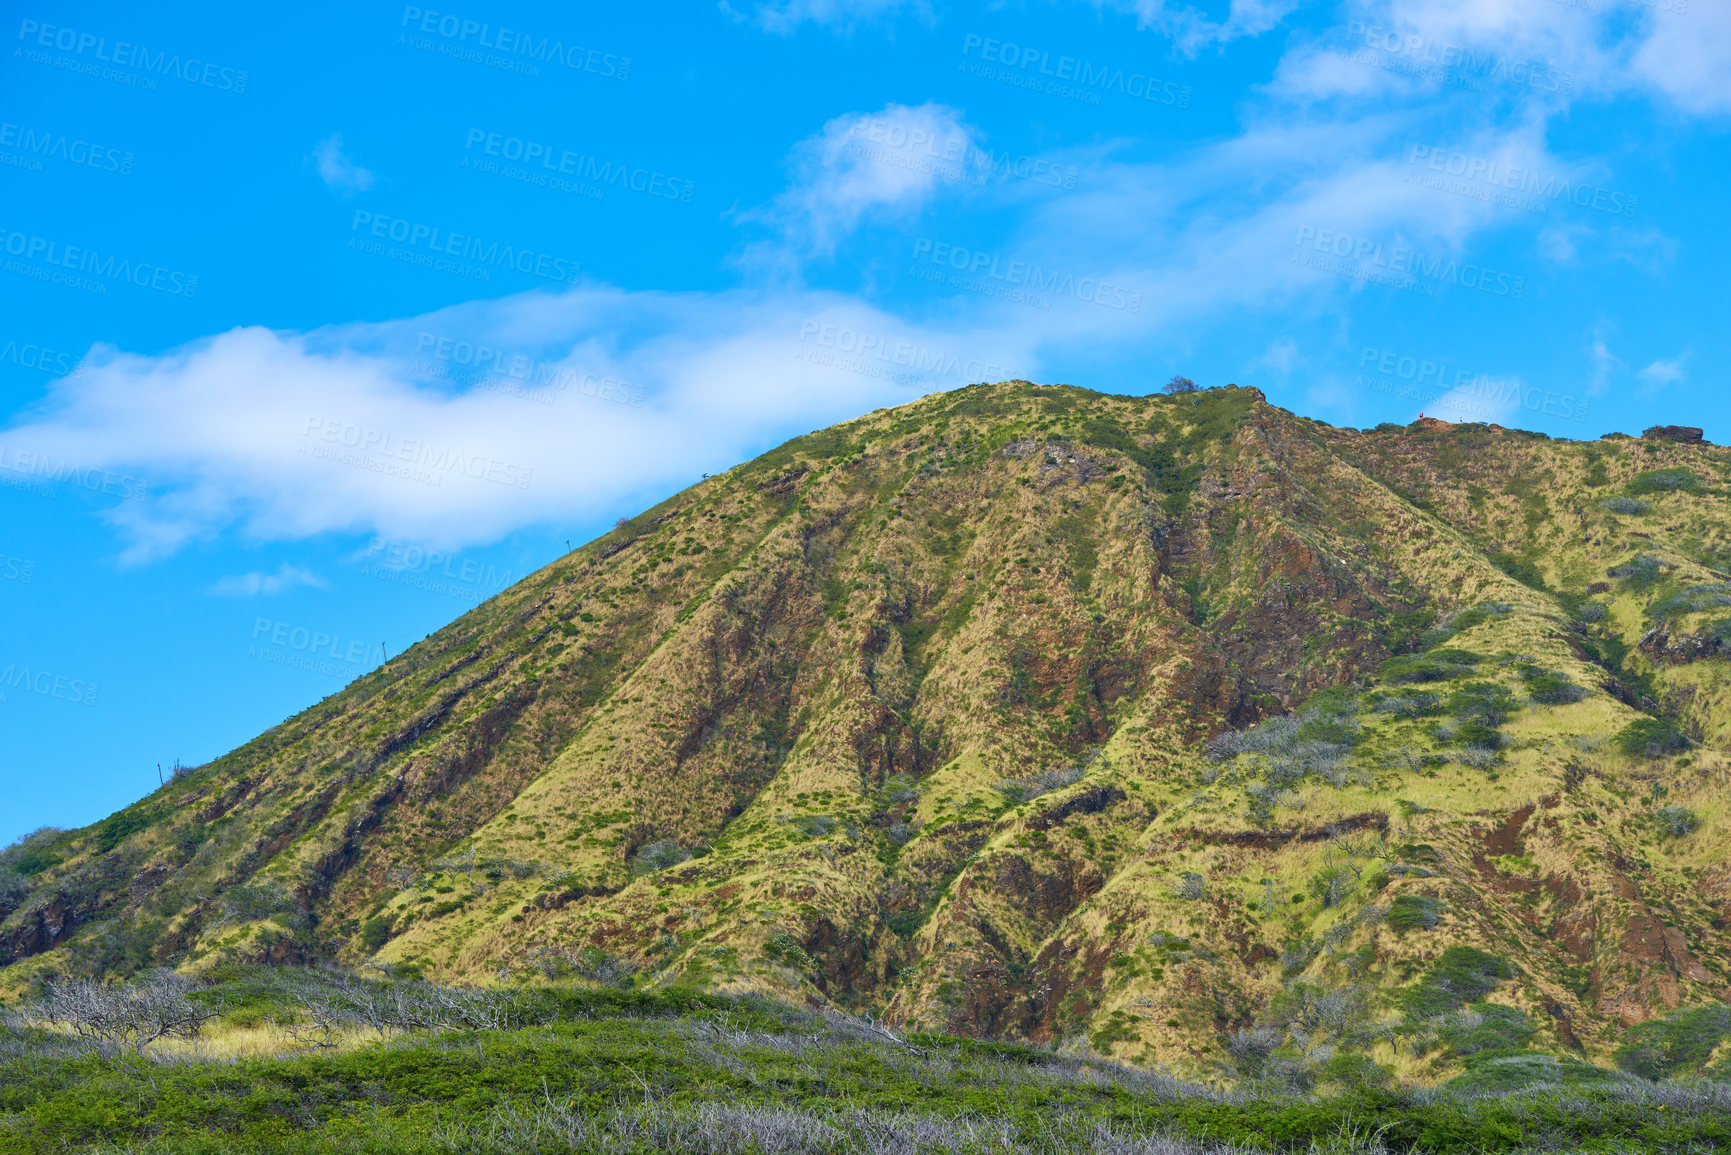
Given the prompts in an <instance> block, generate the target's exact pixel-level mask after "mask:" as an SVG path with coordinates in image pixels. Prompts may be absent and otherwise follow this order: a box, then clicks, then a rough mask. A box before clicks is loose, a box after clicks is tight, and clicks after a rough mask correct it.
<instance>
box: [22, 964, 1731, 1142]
mask: <svg viewBox="0 0 1731 1155" xmlns="http://www.w3.org/2000/svg"><path fill="white" fill-rule="evenodd" d="M1444 957H1445V958H1446V959H1447V962H1446V963H1442V965H1439V966H1438V967H1437V968H1436V969H1435V970H1434V971H1433V972H1432V973H1431V974H1430V976H1429V978H1428V980H1427V982H1429V983H1430V984H1431V985H1433V986H1435V987H1437V988H1438V989H1439V990H1446V991H1447V992H1448V1001H1454V1000H1455V999H1456V998H1458V997H1459V994H1460V989H1461V988H1460V985H1459V984H1462V983H1464V984H1465V985H1466V986H1467V987H1471V988H1487V987H1488V986H1489V985H1494V984H1495V983H1496V982H1497V981H1498V972H1499V971H1501V970H1503V969H1504V968H1503V967H1501V966H1499V965H1497V960H1494V959H1491V958H1490V957H1489V956H1478V955H1456V954H1449V953H1448V952H1445V956H1444ZM1439 963H1441V960H1439ZM358 981H360V980H356V979H355V978H354V977H353V976H343V975H333V974H328V973H325V972H319V971H287V970H285V971H281V972H271V971H262V970H253V971H244V972H235V973H233V974H231V975H230V976H229V977H228V979H227V980H226V981H225V982H224V983H222V984H221V985H220V986H218V987H215V988H212V989H210V990H207V991H203V992H195V993H194V995H195V997H206V998H209V1000H210V1001H212V1002H213V1003H221V1004H222V1005H224V1006H226V1007H227V1008H228V1009H227V1010H225V1011H224V1016H225V1018H228V1019H230V1020H231V1021H232V1020H233V1019H234V1018H235V1017H236V1016H238V1015H240V1014H242V1013H243V1012H252V1011H258V1010H260V1009H261V1008H268V1013H269V1014H271V1015H276V1016H289V1015H291V1014H293V1013H295V1009H296V1008H297V1007H299V1008H300V1010H301V1012H303V1013H308V1007H309V1003H311V1002H316V1000H317V999H318V998H325V999H329V1000H332V1001H334V1000H335V999H336V994H334V993H333V992H340V991H341V990H342V988H343V984H345V983H347V984H351V985H352V984H354V983H355V982H358ZM368 985H370V986H372V987H374V988H375V989H376V990H381V991H386V992H391V991H395V990H396V989H397V988H403V989H404V998H405V999H411V998H412V996H411V995H410V994H408V993H407V988H409V987H411V986H415V985H424V986H427V992H426V994H425V996H424V997H425V999H426V1000H427V1001H426V1003H425V1004H424V1005H439V1002H440V1000H443V999H445V998H447V997H449V992H448V991H445V990H443V989H441V988H437V987H432V986H430V985H427V984H410V983H392V982H387V981H383V980H377V981H373V980H369V983H368ZM321 991H322V992H324V993H323V994H320V993H319V992H321ZM491 994H492V996H493V997H496V998H498V999H500V1000H521V1001H517V1002H514V1004H513V1005H515V1006H516V1007H517V1008H518V1010H517V1012H516V1013H521V1014H527V1013H530V1012H531V1011H533V1013H535V1014H537V1015H539V1016H543V1018H542V1019H541V1021H539V1022H538V1023H537V1024H536V1025H533V1026H525V1027H520V1028H517V1029H509V1030H504V1029H485V1028H464V1027H461V1026H459V1027H457V1028H454V1029H444V1030H435V1031H417V1032H413V1033H409V1034H400V1035H390V1036H388V1037H386V1038H384V1039H381V1040H378V1041H375V1042H370V1043H366V1044H364V1045H360V1046H354V1045H353V1044H352V1043H351V1045H350V1046H349V1047H348V1049H334V1050H324V1049H321V1048H319V1047H318V1046H317V1045H316V1044H307V1045H306V1047H305V1050H304V1052H303V1053H299V1054H296V1053H292V1051H291V1052H289V1053H284V1054H283V1055H281V1056H279V1057H275V1058H268V1059H247V1060H241V1061H216V1060H214V1059H210V1058H202V1059H201V1058H199V1057H198V1056H197V1055H196V1054H187V1053H185V1052H182V1053H179V1054H173V1053H168V1052H164V1053H162V1054H160V1055H157V1057H156V1058H155V1059H154V1060H153V1059H152V1058H151V1057H150V1056H151V1055H152V1054H153V1052H150V1051H147V1052H146V1053H145V1054H144V1055H138V1054H135V1053H130V1052H126V1051H118V1052H114V1053H112V1054H111V1055H109V1056H106V1057H105V1056H104V1055H102V1054H101V1053H99V1052H97V1051H96V1050H94V1049H92V1048H91V1047H90V1046H85V1047H84V1049H83V1050H80V1049H79V1047H78V1046H76V1045H73V1044H74V1043H76V1042H77V1040H69V1039H68V1038H67V1037H66V1036H55V1035H50V1034H45V1033H42V1032H36V1031H33V1030H32V1029H30V1028H21V1027H19V1026H17V1025H16V1024H15V1025H14V1026H13V1027H12V1028H10V1029H9V1030H8V1031H6V1032H4V1033H0V1153H10V1152H42V1151H74V1150H76V1151H93V1152H119V1151H127V1152H138V1153H157V1152H200V1153H204V1152H209V1153H212V1155H214V1153H217V1152H222V1153H224V1155H226V1153H229V1152H241V1153H254V1152H257V1153H263V1152H273V1153H274V1152H291V1153H292V1152H309V1153H310V1152H324V1151H348V1152H380V1153H383V1152H391V1153H398V1152H411V1153H419V1152H429V1153H431V1152H443V1153H451V1152H480V1153H493V1152H498V1153H504V1152H512V1153H517V1152H564V1151H574V1152H600V1153H618V1155H626V1153H631V1155H649V1153H652V1152H681V1153H683V1152H693V1153H696V1152H702V1153H705V1155H721V1153H724V1152H725V1153H735V1152H737V1153H739V1155H747V1153H755V1155H765V1153H769V1152H777V1153H787V1155H794V1153H798V1155H806V1153H811V1155H817V1153H823V1155H839V1153H842V1152H850V1153H851V1152H861V1153H873V1155H901V1153H906V1155H914V1153H915V1152H923V1153H931V1152H970V1153H972V1152H978V1153H984V1152H988V1151H989V1152H996V1153H1024V1155H1069V1153H1073V1152H1095V1153H1100V1155H1225V1153H1227V1152H1247V1151H1251V1150H1258V1151H1282V1152H1292V1153H1294V1155H1296V1153H1299V1152H1312V1151H1338V1152H1359V1153H1363V1155H1375V1153H1379V1152H1414V1153H1416V1152H1419V1151H1423V1152H1428V1153H1433V1155H1443V1153H1447V1152H1462V1153H1465V1152H1476V1151H1522V1150H1549V1151H1604V1152H1611V1151H1617V1152H1627V1151H1654V1152H1658V1151H1666V1152H1676V1153H1678V1155H1682V1153H1684V1152H1689V1151H1700V1152H1705V1151H1710V1150H1716V1149H1722V1148H1723V1147H1724V1146H1726V1145H1727V1144H1731V1087H1727V1086H1725V1085H1723V1084H1701V1085H1697V1086H1692V1087H1667V1086H1656V1085H1653V1084H1647V1083H1642V1082H1640V1081H1638V1080H1635V1079H1633V1078H1632V1077H1630V1076H1627V1075H1620V1074H1618V1073H1617V1072H1611V1071H1603V1070H1600V1069H1598V1068H1591V1069H1590V1070H1591V1071H1592V1072H1593V1074H1594V1075H1595V1077H1596V1078H1597V1079H1598V1080H1599V1084H1598V1085H1596V1086H1581V1085H1571V1083H1570V1081H1569V1080H1570V1071H1571V1070H1572V1069H1573V1067H1570V1066H1566V1065H1559V1064H1558V1063H1557V1061H1556V1060H1554V1059H1551V1058H1549V1057H1548V1056H1534V1055H1525V1054H1519V1053H1511V1052H1510V1051H1509V1049H1508V1048H1510V1047H1515V1046H1519V1045H1521V1044H1523V1043H1524V1042H1525V1041H1526V1038H1527V1033H1528V1027H1529V1024H1527V1023H1526V1022H1525V1021H1524V1020H1523V1019H1521V1018H1519V1017H1517V1016H1514V1015H1511V1014H1509V1013H1508V1012H1507V1011H1506V1010H1500V1009H1495V1008H1492V1007H1489V1006H1485V1005H1475V1006H1473V1007H1470V1008H1467V1009H1466V1010H1465V1011H1463V1012H1460V1013H1455V1014H1453V1017H1451V1018H1448V1019H1446V1020H1441V1021H1439V1022H1440V1029H1441V1030H1442V1031H1443V1033H1444V1035H1445V1036H1446V1038H1447V1039H1448V1041H1449V1042H1450V1045H1451V1046H1454V1047H1455V1048H1457V1049H1458V1050H1460V1051H1462V1052H1465V1053H1468V1062H1469V1066H1470V1067H1471V1068H1472V1069H1471V1070H1470V1071H1469V1074H1474V1072H1477V1073H1476V1074H1474V1077H1475V1078H1477V1079H1478V1081H1479V1084H1481V1085H1483V1086H1485V1087H1486V1088H1487V1089H1492V1090H1503V1089H1507V1088H1510V1087H1521V1086H1525V1087H1527V1088H1528V1089H1527V1090H1524V1091H1518V1092H1517V1093H1514V1094H1484V1095H1476V1096H1475V1095H1463V1094H1458V1093H1452V1092H1450V1091H1448V1090H1438V1091H1410V1090H1400V1089H1395V1088H1391V1087H1389V1086H1387V1085H1385V1084H1386V1083H1387V1073H1386V1071H1384V1070H1382V1069H1379V1068H1377V1067H1376V1066H1375V1064H1370V1063H1367V1062H1365V1061H1362V1060H1361V1059H1360V1058H1358V1057H1356V1056H1347V1055H1337V1056H1335V1058H1333V1059H1330V1060H1329V1061H1328V1062H1326V1063H1324V1064H1323V1072H1322V1073H1323V1076H1324V1078H1325V1081H1326V1082H1327V1083H1328V1084H1329V1085H1331V1086H1335V1087H1339V1088H1343V1090H1342V1092H1341V1093H1340V1094H1338V1095H1337V1096H1335V1097H1332V1098H1315V1097H1309V1096H1302V1095H1298V1094H1293V1093H1284V1094H1273V1093H1263V1094H1250V1093H1245V1092H1226V1091H1222V1090H1219V1089H1217V1088H1209V1087H1203V1086H1197V1085H1191V1084H1185V1083H1182V1082H1179V1081H1177V1080H1174V1079H1172V1078H1169V1077H1167V1076H1164V1075H1162V1074H1158V1073H1154V1072H1149V1071H1144V1070H1138V1069H1134V1068H1130V1067H1124V1066H1120V1065H1118V1064H1115V1063H1110V1062H1104V1061H1101V1060H1098V1059H1087V1058H1077V1057H1066V1056H1061V1055H1058V1054H1055V1053H1052V1052H1049V1051H1042V1050H1038V1049H1034V1048H1030V1047H1026V1046H1019V1045H1014V1044H1004V1043H991V1042H981V1041H976V1040H968V1039H957V1038H951V1037H946V1036H940V1035H916V1036H909V1037H907V1038H901V1037H898V1036H896V1035H895V1034H894V1033H893V1032H890V1031H888V1030H886V1029H884V1028H882V1027H881V1026H878V1025H876V1024H874V1023H872V1022H870V1021H861V1020H857V1019H851V1018H847V1017H845V1016H841V1015H836V1014H833V1013H830V1014H821V1015H820V1014H817V1013H813V1012H810V1011H804V1010H798V1009H794V1008H791V1007H786V1006H782V1005H779V1004H775V1003H771V1002H767V1001H764V1000H760V999H726V998H720V997H717V996H714V995H708V994H699V993H695V992H691V991H679V990H662V991H653V992H651V991H631V992H626V991H618V990H574V989H553V990H536V991H498V992H491ZM1314 994H1315V997H1314V998H1311V997H1309V996H1306V998H1305V999H1304V1000H1303V1001H1304V1005H1303V1006H1297V1005H1295V1006H1293V1007H1291V1008H1288V1010H1290V1011H1291V1012H1292V1013H1293V1014H1295V1015H1299V1016H1300V1017H1303V1018H1305V1021H1306V1022H1311V1021H1312V1020H1314V1021H1315V1023H1317V1024H1322V1023H1324V1021H1325V1020H1328V1019H1329V1018H1330V1016H1331V1015H1333V1017H1335V1018H1341V1019H1342V1021H1343V1022H1344V1021H1346V1020H1347V1019H1350V1018H1351V1017H1352V1016H1351V1014H1350V1013H1349V1012H1350V1011H1351V1008H1350V1007H1346V1006H1344V1004H1343V1005H1342V1006H1340V1007H1336V1006H1335V1005H1334V1004H1333V1003H1331V1002H1330V1001H1329V996H1328V995H1327V993H1326V992H1314ZM1331 1008H1332V1009H1331ZM1337 1011H1338V1012H1340V1013H1339V1014H1336V1013H1335V1012H1337ZM453 1013H454V1012H453ZM303 1025H304V1024H303ZM1697 1033H1698V1032H1697ZM1697 1033H1690V1034H1689V1038H1690V1039H1691V1040H1694V1039H1695V1038H1696V1034H1697ZM1335 1034H1336V1035H1340V1037H1343V1038H1344V1037H1345V1035H1344V1034H1343V1033H1342V1032H1339V1031H1336V1032H1335ZM1250 1042H1252V1043H1254V1042H1255V1040H1250ZM1691 1045H1692V1046H1693V1045H1695V1044H1694V1043H1691ZM1249 1049H1250V1050H1255V1049H1256V1048H1255V1047H1250V1048H1249ZM1690 1053H1691V1054H1693V1053H1694V1052H1693V1051H1690ZM1573 1066H1580V1065H1579V1064H1575V1065H1573ZM1535 1081H1536V1082H1538V1083H1540V1084H1541V1089H1538V1090H1534V1089H1532V1084H1533V1083H1534V1082H1535Z"/></svg>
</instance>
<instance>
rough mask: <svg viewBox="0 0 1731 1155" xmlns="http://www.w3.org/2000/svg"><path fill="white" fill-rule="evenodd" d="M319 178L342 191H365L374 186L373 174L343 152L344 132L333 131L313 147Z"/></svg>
mask: <svg viewBox="0 0 1731 1155" xmlns="http://www.w3.org/2000/svg"><path fill="white" fill-rule="evenodd" d="M313 157H314V159H315V160H317V161H318V166H319V179H321V180H323V181H324V182H325V184H326V185H327V186H328V187H330V188H333V189H335V190H337V191H338V192H340V193H353V192H365V191H366V190H367V189H370V188H372V187H373V174H372V173H370V172H368V171H367V170H366V169H364V168H362V167H361V166H360V165H358V164H355V163H354V162H353V161H351V160H350V159H349V158H348V156H347V155H345V154H344V152H343V134H342V133H340V132H337V133H332V134H331V135H330V136H327V137H326V138H325V139H323V140H321V141H319V142H318V144H317V145H316V146H314V148H313Z"/></svg>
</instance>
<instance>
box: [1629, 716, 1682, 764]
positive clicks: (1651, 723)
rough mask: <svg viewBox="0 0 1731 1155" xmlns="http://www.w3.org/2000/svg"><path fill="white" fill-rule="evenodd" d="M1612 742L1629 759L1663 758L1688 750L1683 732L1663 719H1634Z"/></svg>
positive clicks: (1674, 724)
mask: <svg viewBox="0 0 1731 1155" xmlns="http://www.w3.org/2000/svg"><path fill="white" fill-rule="evenodd" d="M1612 741H1613V742H1615V743H1616V745H1617V749H1619V750H1621V751H1622V752H1623V753H1625V754H1627V755H1628V756H1629V757H1631V758H1663V757H1664V756H1665V755H1667V754H1675V753H1676V752H1677V751H1679V750H1687V749H1688V748H1689V739H1688V738H1687V737H1686V736H1685V735H1684V733H1683V731H1681V730H1679V729H1677V725H1676V723H1674V722H1672V721H1670V720H1668V719H1665V718H1636V719H1635V720H1634V721H1633V722H1630V723H1629V724H1628V725H1627V726H1624V727H1623V728H1622V729H1621V730H1618V731H1617V733H1616V736H1615V737H1613V738H1612Z"/></svg>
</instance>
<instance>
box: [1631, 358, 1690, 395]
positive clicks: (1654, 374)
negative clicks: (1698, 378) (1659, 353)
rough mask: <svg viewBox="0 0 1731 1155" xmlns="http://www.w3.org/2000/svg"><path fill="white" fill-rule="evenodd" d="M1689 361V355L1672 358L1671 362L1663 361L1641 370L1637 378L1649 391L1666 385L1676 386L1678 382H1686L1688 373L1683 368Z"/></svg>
mask: <svg viewBox="0 0 1731 1155" xmlns="http://www.w3.org/2000/svg"><path fill="white" fill-rule="evenodd" d="M1687 359H1688V354H1687V353H1685V354H1683V355H1682V356H1680V357H1672V358H1670V359H1669V360H1665V359H1661V360H1658V361H1655V362H1653V363H1652V364H1651V365H1648V366H1647V367H1646V368H1645V369H1642V370H1640V371H1639V372H1637V373H1636V374H1635V376H1636V377H1637V378H1639V379H1640V381H1641V384H1643V385H1645V386H1647V387H1648V388H1649V389H1657V388H1659V387H1661V386H1665V385H1675V384H1677V382H1679V381H1682V380H1684V379H1685V378H1686V377H1687V376H1688V373H1687V372H1686V371H1685V370H1684V368H1683V362H1684V361H1686V360H1687Z"/></svg>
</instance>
